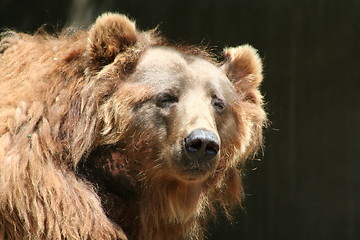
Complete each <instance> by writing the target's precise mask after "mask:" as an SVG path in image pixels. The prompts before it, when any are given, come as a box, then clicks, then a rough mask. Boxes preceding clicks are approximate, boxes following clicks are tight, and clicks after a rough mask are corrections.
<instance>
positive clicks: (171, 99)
mask: <svg viewBox="0 0 360 240" xmlns="http://www.w3.org/2000/svg"><path fill="white" fill-rule="evenodd" d="M177 102H178V97H177V96H176V95H174V94H171V93H160V94H159V95H158V96H157V97H156V106H158V107H161V108H165V107H169V106H170V105H171V104H173V103H177Z"/></svg>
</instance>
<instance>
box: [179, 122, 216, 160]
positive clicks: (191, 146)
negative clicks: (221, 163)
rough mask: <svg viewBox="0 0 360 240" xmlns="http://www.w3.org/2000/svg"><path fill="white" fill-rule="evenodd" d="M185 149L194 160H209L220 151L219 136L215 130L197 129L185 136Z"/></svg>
mask: <svg viewBox="0 0 360 240" xmlns="http://www.w3.org/2000/svg"><path fill="white" fill-rule="evenodd" d="M185 151H186V154H187V155H188V157H189V158H190V159H192V160H195V161H209V160H211V159H213V158H214V157H215V156H216V154H217V153H218V152H219V140H218V137H217V136H216V134H215V133H214V132H211V131H208V130H202V129H196V130H194V131H192V132H191V133H190V134H189V136H187V137H186V138H185Z"/></svg>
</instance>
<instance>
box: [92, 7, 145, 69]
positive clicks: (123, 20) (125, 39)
mask: <svg viewBox="0 0 360 240" xmlns="http://www.w3.org/2000/svg"><path fill="white" fill-rule="evenodd" d="M137 36H138V31H137V30H136V27H135V23H134V22H133V21H131V20H129V19H128V18H127V17H126V16H124V15H121V14H115V13H105V14H102V15H101V16H99V17H98V18H97V19H96V22H95V23H94V25H93V26H92V27H91V28H90V30H89V37H88V46H87V49H86V52H87V57H88V58H89V68H90V69H91V70H93V71H99V70H101V69H102V68H103V67H104V66H106V65H108V64H110V63H112V62H113V61H114V59H115V57H116V55H118V54H119V53H120V52H123V51H125V50H126V48H127V47H129V46H131V45H134V44H135V43H136V41H137Z"/></svg>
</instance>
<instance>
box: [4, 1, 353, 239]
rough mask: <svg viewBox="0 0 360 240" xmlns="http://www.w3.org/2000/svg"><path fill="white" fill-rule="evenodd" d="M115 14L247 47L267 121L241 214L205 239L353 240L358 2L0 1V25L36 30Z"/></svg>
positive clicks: (197, 39)
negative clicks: (259, 76)
mask: <svg viewBox="0 0 360 240" xmlns="http://www.w3.org/2000/svg"><path fill="white" fill-rule="evenodd" d="M104 11H117V12H121V13H126V14H127V15H129V16H130V17H131V18H133V19H136V20H137V25H138V26H139V27H140V28H142V29H149V28H153V27H155V26H156V25H158V24H160V29H161V30H162V32H163V33H164V34H165V35H166V36H167V37H169V38H170V39H172V40H175V41H181V42H184V41H185V42H187V43H205V44H208V43H210V45H211V46H214V47H215V50H216V51H220V50H221V49H222V48H223V47H224V46H236V45H240V44H244V43H250V44H252V45H253V46H254V47H256V48H257V49H259V53H260V55H261V56H262V57H263V60H264V67H265V80H264V83H263V86H262V91H263V93H264V94H265V99H266V102H267V106H266V107H267V112H268V113H269V118H270V120H271V122H272V124H271V126H270V127H269V129H268V130H266V148H265V151H264V154H263V156H260V158H261V161H255V162H254V163H253V164H252V165H251V166H250V167H249V170H248V172H247V178H246V192H247V198H246V204H245V207H246V209H245V211H243V212H242V213H238V214H237V217H236V218H235V221H234V223H233V224H232V225H231V224H229V223H228V222H226V221H224V219H223V217H220V218H219V219H218V220H217V222H216V223H215V224H214V225H213V226H212V227H211V230H210V233H209V234H208V235H209V239H223V240H226V239H246V240H265V239H267V240H272V239H274V240H285V239H286V240H287V239H291V240H297V239H299V240H300V239H301V240H339V239H348V240H350V239H351V240H355V239H356V240H357V239H360V161H359V160H360V157H359V156H360V93H359V91H360V60H359V56H360V0H327V1H326V0H312V1H310V0H292V1H290V0H252V1H251V0H221V1H220V0H219V1H206V0H199V1H195V0H183V1H180V0H172V1H170V0H161V1H160V0H159V1H149V0H148V1H140V0H126V1H120V0H118V1H116V0H102V1H100V0H99V1H90V0H62V1H54V2H51V1H48V0H42V1H14V0H1V2H0V27H1V28H5V27H9V28H12V29H16V30H18V31H25V32H33V31H35V30H36V29H37V28H38V27H40V26H42V25H43V24H44V23H46V24H48V25H47V27H46V28H47V29H48V30H49V31H56V30H59V29H61V28H62V27H63V26H65V25H66V26H69V25H70V24H71V23H75V24H74V25H75V26H78V27H79V26H83V27H87V26H88V24H89V23H91V22H92V21H93V20H94V19H95V18H96V16H97V15H98V14H99V13H102V12H104Z"/></svg>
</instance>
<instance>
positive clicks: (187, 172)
mask: <svg viewBox="0 0 360 240" xmlns="http://www.w3.org/2000/svg"><path fill="white" fill-rule="evenodd" d="M176 162H177V163H176V164H175V167H176V173H177V175H178V177H180V178H181V179H183V180H185V181H190V182H193V181H202V180H204V179H206V178H208V177H209V176H210V175H211V173H213V172H214V171H215V169H216V166H217V162H218V160H217V158H216V159H213V160H212V161H194V160H193V159H190V158H188V157H187V155H186V154H185V153H184V152H182V154H181V157H180V158H179V160H178V161H176Z"/></svg>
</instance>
